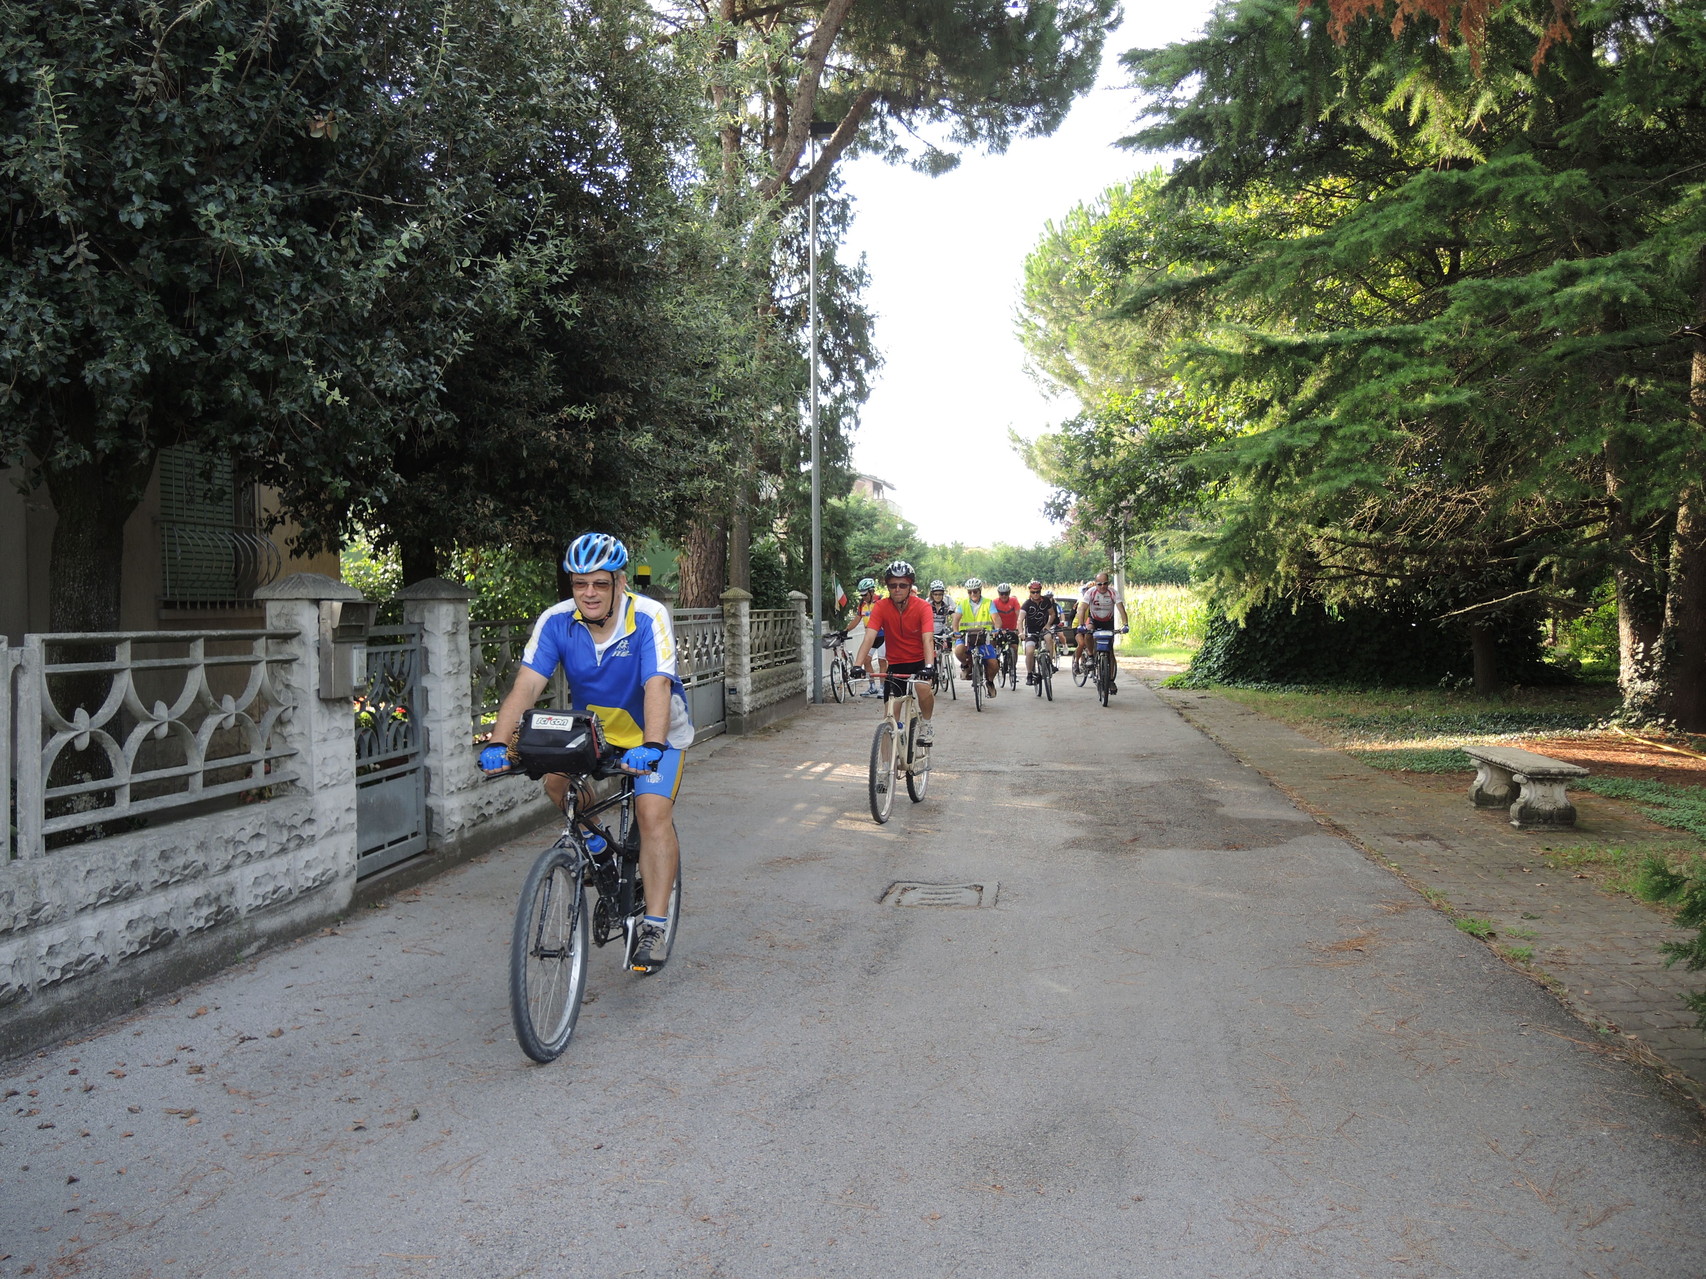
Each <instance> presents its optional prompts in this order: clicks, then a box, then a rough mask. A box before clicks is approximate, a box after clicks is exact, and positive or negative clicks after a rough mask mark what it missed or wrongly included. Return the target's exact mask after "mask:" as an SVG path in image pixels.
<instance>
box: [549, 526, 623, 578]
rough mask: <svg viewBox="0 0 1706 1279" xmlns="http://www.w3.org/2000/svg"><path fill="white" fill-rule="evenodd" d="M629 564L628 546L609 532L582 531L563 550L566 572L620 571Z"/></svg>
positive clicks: (564, 569)
mask: <svg viewBox="0 0 1706 1279" xmlns="http://www.w3.org/2000/svg"><path fill="white" fill-rule="evenodd" d="M627 566H628V548H627V547H626V546H623V545H622V543H620V542H618V541H617V540H616V539H615V538H613V537H611V536H610V534H608V533H582V534H581V535H580V536H579V537H577V538H576V539H575V540H574V541H572V542H570V543H569V549H568V550H566V551H564V552H563V572H565V573H599V572H610V573H620V572H621V571H622V570H623V569H624V568H626V567H627Z"/></svg>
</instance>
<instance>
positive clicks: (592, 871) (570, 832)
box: [559, 776, 645, 946]
mask: <svg viewBox="0 0 1706 1279" xmlns="http://www.w3.org/2000/svg"><path fill="white" fill-rule="evenodd" d="M589 780H591V779H589V778H585V777H578V778H576V779H575V784H574V785H572V786H570V788H569V794H568V799H569V808H568V813H567V816H566V819H565V822H564V827H563V839H566V840H568V841H569V842H570V843H571V844H572V845H573V846H574V848H575V849H576V851H577V852H578V853H579V854H580V863H581V878H582V880H583V881H585V880H587V879H590V880H591V883H592V886H593V887H594V888H595V889H597V890H598V901H597V902H596V903H595V904H594V906H593V910H592V940H593V942H594V944H596V945H599V946H603V945H605V944H606V943H608V942H610V941H613V940H614V939H615V938H616V937H617V936H618V935H621V936H622V937H624V938H626V936H627V924H628V921H629V919H630V917H632V916H633V915H634V914H635V912H636V910H637V909H638V910H644V908H645V903H644V902H640V903H637V904H636V902H635V900H634V884H635V881H636V880H637V878H638V875H639V856H640V825H639V822H638V821H637V820H636V819H635V815H634V779H633V778H632V777H630V776H623V777H622V780H621V785H620V786H619V787H618V788H617V790H616V793H615V794H613V795H610V796H607V797H606V798H604V799H600V800H597V801H595V802H594V803H592V804H591V805H590V806H588V807H586V808H584V809H583V808H582V807H581V805H580V797H579V792H580V790H581V788H582V787H584V786H585V785H586V784H587V782H588V781H589ZM612 808H614V809H617V810H618V811H617V821H616V823H615V830H612V829H611V828H610V827H609V826H606V825H601V824H600V823H598V822H596V821H594V820H593V819H594V818H595V817H597V816H598V815H599V814H601V813H604V812H607V811H609V810H610V809H612ZM589 834H593V835H597V836H598V837H599V838H600V839H602V840H603V841H604V847H603V849H601V850H600V851H598V852H596V853H595V852H593V851H592V850H591V849H590V848H588V847H587V843H586V837H587V836H588V835H589ZM559 842H561V841H559ZM618 925H620V926H621V927H620V929H619V928H618Z"/></svg>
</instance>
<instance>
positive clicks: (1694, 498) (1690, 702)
mask: <svg viewBox="0 0 1706 1279" xmlns="http://www.w3.org/2000/svg"><path fill="white" fill-rule="evenodd" d="M1696 363H1698V361H1696ZM1703 503H1706V493H1703V492H1702V491H1701V490H1700V489H1699V488H1694V489H1691V490H1690V491H1689V492H1688V494H1687V495H1686V497H1685V498H1684V501H1683V505H1682V508H1681V509H1680V510H1678V511H1677V513H1676V536H1675V537H1674V538H1673V539H1672V540H1671V549H1670V590H1669V592H1668V593H1667V594H1666V596H1665V621H1664V632H1663V634H1662V635H1661V636H1660V639H1659V646H1658V648H1659V663H1658V666H1659V669H1658V677H1659V689H1658V699H1657V707H1656V709H1657V710H1658V713H1659V716H1660V718H1662V719H1665V720H1668V721H1671V722H1673V723H1675V724H1676V725H1677V727H1679V728H1682V729H1684V730H1686V731H1688V732H1691V733H1696V732H1702V731H1706V511H1703V510H1702V504H1703Z"/></svg>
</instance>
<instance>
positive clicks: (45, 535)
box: [0, 467, 339, 641]
mask: <svg viewBox="0 0 1706 1279" xmlns="http://www.w3.org/2000/svg"><path fill="white" fill-rule="evenodd" d="M22 478H23V472H22V470H21V468H18V467H12V468H9V469H7V470H6V471H4V472H0V635H5V636H8V637H9V638H11V639H12V640H14V641H16V640H17V639H18V638H19V637H20V636H22V635H24V634H26V633H30V632H35V633H40V632H44V631H46V630H48V629H49V622H48V608H49V602H50V590H51V588H50V585H49V581H50V579H49V574H48V566H49V563H50V561H51V557H52V554H53V529H54V524H55V523H56V519H57V517H56V516H55V515H54V511H53V504H52V502H51V501H49V500H48V495H47V491H46V490H45V489H42V488H37V489H36V490H35V491H34V492H32V493H29V494H27V495H26V494H23V493H20V492H19V491H18V483H19V481H21V480H22ZM261 499H262V505H263V509H273V510H276V509H277V505H278V498H277V494H276V492H275V491H274V490H272V489H263V490H261ZM159 521H160V476H159V471H158V469H156V471H155V473H154V475H153V476H152V477H151V478H150V479H149V481H148V488H147V490H146V491H145V492H144V494H143V496H142V501H141V502H139V503H138V504H137V508H136V510H135V511H134V512H132V514H131V517H130V519H129V520H127V521H126V522H125V526H124V545H125V550H124V567H123V570H122V571H123V580H122V583H121V586H120V599H119V629H120V630H125V631H151V630H162V629H164V630H176V629H184V628H196V629H199V628H205V627H227V626H237V627H247V626H259V625H260V624H261V616H262V612H263V610H262V608H261V606H260V605H259V604H256V605H254V606H253V607H249V608H243V607H238V608H224V609H193V610H191V609H173V610H166V609H162V608H161V607H160V587H161V576H160V533H159ZM295 534H296V526H295V525H293V524H290V525H285V526H283V527H281V528H280V529H279V530H278V531H277V532H275V533H274V534H273V535H272V540H273V543H274V545H276V546H277V547H278V548H279V550H280V553H281V554H282V555H283V557H284V563H283V567H282V568H281V569H280V570H279V575H280V576H283V575H284V574H287V573H320V574H323V575H324V576H326V577H330V578H333V579H334V580H335V579H337V578H338V577H339V569H338V557H337V554H336V553H335V552H322V553H320V554H317V555H308V556H300V557H297V556H293V555H292V554H291V553H290V551H289V546H290V543H291V541H292V540H293V539H294V537H295Z"/></svg>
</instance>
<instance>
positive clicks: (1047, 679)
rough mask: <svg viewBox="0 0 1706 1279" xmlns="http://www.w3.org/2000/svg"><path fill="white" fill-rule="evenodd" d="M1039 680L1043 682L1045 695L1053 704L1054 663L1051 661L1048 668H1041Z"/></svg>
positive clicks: (1038, 675)
mask: <svg viewBox="0 0 1706 1279" xmlns="http://www.w3.org/2000/svg"><path fill="white" fill-rule="evenodd" d="M1037 678H1038V679H1039V680H1041V681H1042V686H1043V693H1044V694H1045V695H1046V696H1047V697H1048V700H1049V701H1051V702H1052V701H1053V700H1054V663H1053V662H1052V661H1051V662H1050V663H1049V664H1048V665H1047V666H1044V667H1042V668H1040V670H1039V671H1038V674H1037Z"/></svg>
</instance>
